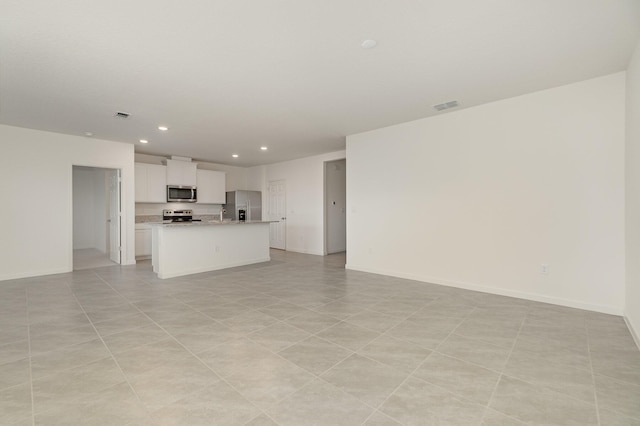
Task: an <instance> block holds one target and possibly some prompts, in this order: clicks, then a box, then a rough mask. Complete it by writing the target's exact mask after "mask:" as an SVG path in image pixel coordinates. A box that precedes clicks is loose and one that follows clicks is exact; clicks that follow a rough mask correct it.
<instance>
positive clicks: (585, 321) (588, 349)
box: [584, 319, 601, 426]
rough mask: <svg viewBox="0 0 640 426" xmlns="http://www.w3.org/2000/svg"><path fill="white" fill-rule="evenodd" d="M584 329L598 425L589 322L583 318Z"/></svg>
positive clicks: (599, 422) (597, 416) (598, 416)
mask: <svg viewBox="0 0 640 426" xmlns="http://www.w3.org/2000/svg"><path fill="white" fill-rule="evenodd" d="M584 325H585V329H586V331H587V352H588V353H589V367H591V382H592V383H593V398H594V401H595V405H596V420H597V421H598V426H599V425H600V424H601V420H600V404H598V391H597V388H596V373H595V370H594V369H593V359H592V357H591V332H590V330H589V322H588V321H587V320H586V319H585V320H584Z"/></svg>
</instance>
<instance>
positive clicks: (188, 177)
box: [167, 160, 197, 186]
mask: <svg viewBox="0 0 640 426" xmlns="http://www.w3.org/2000/svg"><path fill="white" fill-rule="evenodd" d="M196 167H197V163H192V162H190V161H180V160H167V185H180V186H197V172H196Z"/></svg>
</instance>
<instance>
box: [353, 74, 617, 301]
mask: <svg viewBox="0 0 640 426" xmlns="http://www.w3.org/2000/svg"><path fill="white" fill-rule="evenodd" d="M624 117H625V73H617V74H613V75H608V76H605V77H601V78H597V79H593V80H588V81H584V82H580V83H575V84H571V85H567V86H562V87H558V88H554V89H550V90H545V91H541V92H537V93H533V94H529V95H525V96H520V97H516V98H512V99H507V100H504V101H500V102H495V103H491V104H486V105H482V106H479V107H475V108H469V109H464V110H460V111H455V112H451V113H445V114H443V115H439V116H435V117H431V118H427V119H422V120H417V121H413V122H410V123H405V124H401V125H397V126H392V127H388V128H384V129H379V130H375V131H371V132H367V133H362V134H358V135H354V136H349V137H347V162H348V164H349V167H348V168H347V197H348V198H347V203H348V208H347V247H348V251H347V265H348V268H350V269H358V270H363V271H371V272H378V273H382V274H387V275H394V276H399V277H407V278H413V279H418V280H422V281H427V282H434V283H439V284H445V285H452V286H459V287H465V288H472V289H477V290H481V291H488V292H493V293H498V294H506V295H512V296H518V297H524V298H530V299H533V300H541V301H548V302H551V303H557V304H563V305H568V306H575V307H581V308H586V309H592V310H596V311H602V312H609V313H615V314H621V313H622V310H623V305H624V280H625V262H624V256H625V253H624V237H625V236H624V148H625V147H624V140H625V136H624V134H625V129H624ZM542 264H548V265H550V273H549V274H548V275H543V274H541V265H542Z"/></svg>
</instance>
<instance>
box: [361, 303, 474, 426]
mask: <svg viewBox="0 0 640 426" xmlns="http://www.w3.org/2000/svg"><path fill="white" fill-rule="evenodd" d="M436 300H437V299H436ZM429 303H431V302H429ZM425 306H426V305H425ZM420 309H422V308H420ZM420 309H418V310H416V311H414V312H413V313H412V314H411V315H410V316H409V317H408V318H410V317H411V316H413V315H414V314H415V313H416V312H418V311H419V310H420ZM474 310H475V307H474ZM408 318H407V319H408ZM465 320H466V318H464V319H461V320H460V323H459V324H458V325H457V326H455V327H454V328H453V330H451V331H450V332H449V334H447V336H446V337H445V338H444V339H442V341H441V342H440V343H439V344H438V345H437V346H436V347H435V348H434V349H428V348H425V349H428V350H430V351H431V353H430V354H429V355H427V356H426V357H425V359H423V360H422V361H421V362H420V363H419V364H418V365H417V366H416V367H415V368H414V369H413V370H412V371H411V372H410V373H409V374H408V375H407V377H405V379H404V380H403V381H402V383H400V384H399V385H398V386H396V387H395V388H394V389H393V391H391V392H390V393H389V395H387V397H386V398H385V399H384V400H383V401H382V402H381V403H380V404H378V406H377V407H376V409H375V411H374V413H375V412H377V411H378V410H380V408H381V407H382V406H383V405H384V404H385V403H386V402H387V401H388V400H389V398H391V397H392V396H393V394H395V393H396V392H397V391H398V389H400V388H401V387H402V386H404V384H405V383H406V382H407V380H409V379H410V378H415V379H418V380H422V381H424V382H426V383H429V384H431V385H433V386H436V387H437V388H439V389H443V390H444V391H445V392H447V393H450V394H453V395H456V394H454V393H453V392H451V391H449V390H447V389H445V388H443V387H441V386H440V385H437V384H434V383H431V382H427V381H426V380H423V379H420V378H418V377H415V376H414V375H413V373H415V372H416V371H417V370H418V369H419V368H420V367H421V366H422V365H423V364H424V363H425V362H426V361H427V360H428V359H429V358H430V357H431V355H433V353H434V352H436V350H437V348H438V347H439V346H440V345H441V344H442V343H443V342H444V341H446V340H447V339H448V338H449V337H450V336H451V335H452V334H453V333H454V332H455V331H456V330H457V329H458V327H460V325H462V323H463V322H464V321H465ZM404 321H406V319H405V320H403V322H404ZM392 328H394V327H392ZM389 330H391V328H390V329H389ZM389 330H386V331H385V332H384V333H382V334H381V335H380V336H382V335H384V334H386V333H387V331H389ZM390 337H392V338H393V336H390ZM400 340H403V341H406V342H408V341H407V340H404V339H400ZM408 343H412V342H408ZM416 346H419V347H423V346H421V345H416ZM456 396H457V395H456ZM464 399H465V400H466V398H464ZM374 413H372V414H371V416H373V414H374ZM383 414H385V415H386V416H388V417H390V418H391V419H393V420H395V421H397V422H398V423H400V424H403V423H402V422H401V421H399V420H398V419H396V418H395V417H393V416H391V415H389V414H387V413H384V412H383ZM371 416H369V417H368V418H367V420H368V419H369V418H371ZM365 422H366V420H365ZM363 425H364V423H363Z"/></svg>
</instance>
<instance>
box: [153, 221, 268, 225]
mask: <svg viewBox="0 0 640 426" xmlns="http://www.w3.org/2000/svg"><path fill="white" fill-rule="evenodd" d="M277 222H278V221H277V220H247V221H244V222H241V221H239V220H229V221H223V222H220V221H219V220H209V221H194V222H153V223H149V222H147V223H149V225H151V226H163V227H173V226H221V225H224V226H226V225H251V224H256V223H277Z"/></svg>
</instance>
